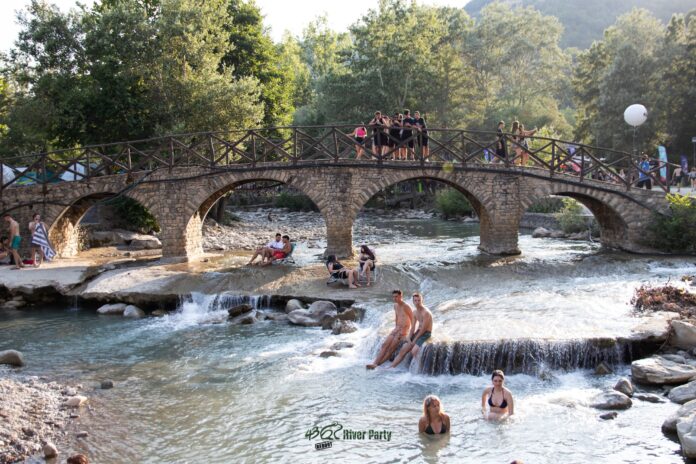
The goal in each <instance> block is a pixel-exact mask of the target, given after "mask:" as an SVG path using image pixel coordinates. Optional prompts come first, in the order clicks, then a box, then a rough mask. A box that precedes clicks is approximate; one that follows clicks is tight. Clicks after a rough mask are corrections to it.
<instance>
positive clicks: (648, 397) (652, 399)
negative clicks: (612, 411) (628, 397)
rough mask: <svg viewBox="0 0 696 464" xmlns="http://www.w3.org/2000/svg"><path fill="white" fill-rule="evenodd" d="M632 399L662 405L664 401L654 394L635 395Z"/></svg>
mask: <svg viewBox="0 0 696 464" xmlns="http://www.w3.org/2000/svg"><path fill="white" fill-rule="evenodd" d="M633 398H635V399H637V400H640V401H645V402H647V403H664V402H665V400H664V398H662V397H661V396H660V395H656V394H654V393H636V394H635V395H633Z"/></svg>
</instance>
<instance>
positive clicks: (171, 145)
mask: <svg viewBox="0 0 696 464" xmlns="http://www.w3.org/2000/svg"><path fill="white" fill-rule="evenodd" d="M173 169H174V137H169V174H171V173H172V170H173Z"/></svg>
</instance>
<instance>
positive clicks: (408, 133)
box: [401, 131, 413, 148]
mask: <svg viewBox="0 0 696 464" xmlns="http://www.w3.org/2000/svg"><path fill="white" fill-rule="evenodd" d="M412 135H413V133H412V132H411V131H404V133H403V134H401V140H402V141H405V140H408V139H409V138H410V137H411V136H412ZM406 145H408V147H409V148H413V139H412V138H411V140H409V141H408V142H406Z"/></svg>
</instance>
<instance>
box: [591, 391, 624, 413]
mask: <svg viewBox="0 0 696 464" xmlns="http://www.w3.org/2000/svg"><path fill="white" fill-rule="evenodd" d="M632 405H633V402H632V401H631V398H629V397H628V396H626V395H624V394H623V393H621V392H618V391H614V390H608V391H604V392H602V393H599V394H598V395H596V396H595V397H594V398H592V401H591V403H590V406H592V407H593V408H597V409H628V408H630V407H631V406H632Z"/></svg>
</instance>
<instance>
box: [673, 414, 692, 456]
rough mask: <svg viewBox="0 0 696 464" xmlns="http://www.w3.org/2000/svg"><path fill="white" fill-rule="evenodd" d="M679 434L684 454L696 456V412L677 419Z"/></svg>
mask: <svg viewBox="0 0 696 464" xmlns="http://www.w3.org/2000/svg"><path fill="white" fill-rule="evenodd" d="M677 436H678V437H679V443H680V444H681V449H682V454H683V455H684V456H686V457H687V458H696V413H693V412H692V413H691V414H689V415H688V416H684V417H680V418H679V420H677Z"/></svg>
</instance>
